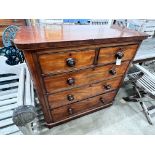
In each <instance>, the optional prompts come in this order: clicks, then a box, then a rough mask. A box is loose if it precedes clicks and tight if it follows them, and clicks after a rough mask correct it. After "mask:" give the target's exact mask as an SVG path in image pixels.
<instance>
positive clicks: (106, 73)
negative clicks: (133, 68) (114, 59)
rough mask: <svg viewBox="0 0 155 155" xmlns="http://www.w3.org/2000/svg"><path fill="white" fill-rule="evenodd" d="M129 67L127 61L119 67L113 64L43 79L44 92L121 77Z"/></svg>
mask: <svg viewBox="0 0 155 155" xmlns="http://www.w3.org/2000/svg"><path fill="white" fill-rule="evenodd" d="M128 65H129V61H127V62H123V63H122V64H121V65H120V66H116V65H115V64H112V65H106V66H100V67H95V68H92V69H86V70H80V71H78V72H69V73H64V74H61V75H55V76H52V77H45V78H44V82H45V87H46V91H47V92H49V93H52V92H58V91H61V90H65V89H68V88H72V87H75V86H80V85H84V84H89V83H93V82H95V81H102V80H106V79H108V78H113V77H117V76H122V75H123V74H124V72H125V71H126V69H127V67H128Z"/></svg>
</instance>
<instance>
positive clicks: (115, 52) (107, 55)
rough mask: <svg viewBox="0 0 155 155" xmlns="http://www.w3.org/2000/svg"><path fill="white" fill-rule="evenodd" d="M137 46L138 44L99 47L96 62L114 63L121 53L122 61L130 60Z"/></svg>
mask: <svg viewBox="0 0 155 155" xmlns="http://www.w3.org/2000/svg"><path fill="white" fill-rule="evenodd" d="M137 48H138V45H128V46H117V47H107V48H101V49H100V52H99V58H98V64H107V63H114V62H116V59H117V57H118V56H120V57H121V54H123V57H122V61H125V60H131V59H132V58H133V57H134V55H135V52H136V50H137Z"/></svg>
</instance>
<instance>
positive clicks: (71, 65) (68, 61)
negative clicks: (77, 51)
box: [66, 58, 75, 67]
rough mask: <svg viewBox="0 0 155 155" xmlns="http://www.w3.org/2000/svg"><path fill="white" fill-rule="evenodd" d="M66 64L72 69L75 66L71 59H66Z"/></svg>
mask: <svg viewBox="0 0 155 155" xmlns="http://www.w3.org/2000/svg"><path fill="white" fill-rule="evenodd" d="M66 63H67V65H68V66H69V67H74V66H75V60H74V59H73V58H68V59H67V60H66Z"/></svg>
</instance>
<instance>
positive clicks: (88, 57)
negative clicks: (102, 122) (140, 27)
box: [14, 25, 147, 127]
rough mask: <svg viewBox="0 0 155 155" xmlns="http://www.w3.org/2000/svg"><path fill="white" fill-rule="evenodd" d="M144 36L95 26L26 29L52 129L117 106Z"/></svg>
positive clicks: (25, 43)
mask: <svg viewBox="0 0 155 155" xmlns="http://www.w3.org/2000/svg"><path fill="white" fill-rule="evenodd" d="M146 37H147V36H146V35H145V34H143V33H139V32H135V31H131V30H127V29H122V28H119V27H111V28H107V27H104V26H91V25H84V26H81V25H64V26H60V25H59V26H58V25H57V26H56V25H53V26H49V27H47V26H46V27H39V26H38V27H20V30H19V31H18V33H17V35H16V38H15V40H14V43H15V44H16V45H17V47H18V48H19V49H21V50H23V52H24V55H25V59H26V63H27V65H28V68H29V71H30V74H31V77H32V79H33V82H34V86H35V88H36V91H37V94H38V97H39V100H40V103H41V105H42V110H43V113H44V117H45V121H46V124H47V126H48V127H52V126H55V125H58V124H60V123H64V122H66V121H69V120H71V119H74V118H77V117H81V116H83V115H86V114H89V113H91V112H95V111H97V110H100V109H102V108H105V107H108V106H110V105H112V101H113V100H114V98H115V96H116V94H117V92H118V90H119V88H120V86H121V83H122V81H123V79H124V76H125V73H126V71H127V69H128V67H129V65H130V63H131V61H132V59H133V58H134V56H135V54H136V51H137V49H138V47H139V45H140V44H141V42H142V40H143V39H145V38H146Z"/></svg>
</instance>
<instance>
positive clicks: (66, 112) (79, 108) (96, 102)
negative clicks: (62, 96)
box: [52, 91, 116, 122]
mask: <svg viewBox="0 0 155 155" xmlns="http://www.w3.org/2000/svg"><path fill="white" fill-rule="evenodd" d="M115 95H116V91H113V92H110V93H106V94H103V95H99V96H96V97H93V98H89V99H86V100H83V101H81V102H77V103H73V104H71V105H67V106H63V107H60V108H57V109H53V110H52V116H53V119H54V122H57V121H61V120H63V119H66V118H70V117H72V116H75V115H77V114H80V113H84V112H87V111H89V110H92V109H95V108H98V107H103V106H106V105H108V104H109V105H110V104H111V102H112V101H113V99H114V97H115Z"/></svg>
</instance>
